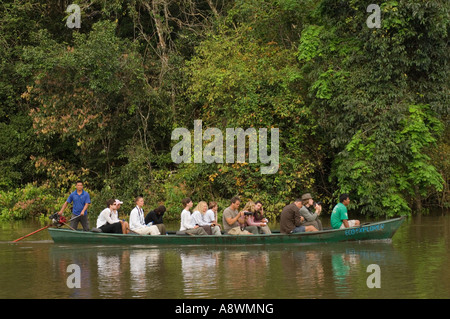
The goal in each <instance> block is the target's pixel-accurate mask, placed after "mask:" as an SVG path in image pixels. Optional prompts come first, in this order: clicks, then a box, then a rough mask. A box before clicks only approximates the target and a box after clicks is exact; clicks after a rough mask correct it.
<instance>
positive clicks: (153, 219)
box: [145, 205, 167, 235]
mask: <svg viewBox="0 0 450 319" xmlns="http://www.w3.org/2000/svg"><path fill="white" fill-rule="evenodd" d="M165 212H166V207H165V206H164V205H160V206H158V207H156V208H155V209H154V210H151V211H150V212H149V213H148V214H147V215H146V216H145V224H147V225H148V224H151V225H155V226H156V227H158V229H159V232H160V233H161V235H166V234H167V231H166V226H165V225H164V222H163V216H164V213H165Z"/></svg>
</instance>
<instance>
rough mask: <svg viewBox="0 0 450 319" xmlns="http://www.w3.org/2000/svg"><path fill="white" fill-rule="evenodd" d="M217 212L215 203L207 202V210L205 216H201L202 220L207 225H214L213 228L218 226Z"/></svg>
mask: <svg viewBox="0 0 450 319" xmlns="http://www.w3.org/2000/svg"><path fill="white" fill-rule="evenodd" d="M218 210H219V205H217V203H216V202H209V205H208V210H207V211H206V213H205V215H203V220H204V221H205V222H207V223H211V224H214V225H215V226H219V227H220V225H219V224H218V223H217V211H218Z"/></svg>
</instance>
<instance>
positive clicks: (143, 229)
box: [130, 196, 160, 235]
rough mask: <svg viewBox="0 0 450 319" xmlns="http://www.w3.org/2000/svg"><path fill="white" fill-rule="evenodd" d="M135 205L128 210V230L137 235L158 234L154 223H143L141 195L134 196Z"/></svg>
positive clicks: (142, 199) (142, 200)
mask: <svg viewBox="0 0 450 319" xmlns="http://www.w3.org/2000/svg"><path fill="white" fill-rule="evenodd" d="M135 202H136V207H135V208H133V210H132V211H131V212H130V230H131V232H133V233H137V234H139V235H159V234H160V232H159V230H158V227H156V226H155V225H151V226H147V225H146V224H145V218H144V210H143V209H142V207H143V206H144V198H143V197H142V196H138V197H136V200H135Z"/></svg>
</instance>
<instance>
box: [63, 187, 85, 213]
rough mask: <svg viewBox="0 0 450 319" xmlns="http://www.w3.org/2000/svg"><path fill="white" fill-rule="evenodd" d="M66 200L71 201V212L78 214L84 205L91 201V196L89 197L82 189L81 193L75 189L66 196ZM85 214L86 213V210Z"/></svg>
mask: <svg viewBox="0 0 450 319" xmlns="http://www.w3.org/2000/svg"><path fill="white" fill-rule="evenodd" d="M67 202H68V203H72V202H73V207H72V214H74V215H76V216H78V215H80V213H81V211H82V210H83V208H84V205H86V204H90V203H91V198H90V197H89V193H88V192H86V191H84V190H83V191H82V192H81V195H78V193H77V191H74V192H73V193H72V194H70V195H69V198H67ZM85 214H87V210H86V212H85Z"/></svg>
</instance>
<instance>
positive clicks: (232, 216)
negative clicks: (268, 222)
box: [223, 196, 258, 235]
mask: <svg viewBox="0 0 450 319" xmlns="http://www.w3.org/2000/svg"><path fill="white" fill-rule="evenodd" d="M240 204H241V200H240V199H239V197H237V196H235V197H233V198H232V199H231V204H230V206H229V207H227V208H226V209H225V210H224V211H223V230H224V231H225V232H226V233H227V234H229V235H250V234H258V227H256V226H246V225H245V214H244V211H241V212H238V208H239V205H240Z"/></svg>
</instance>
